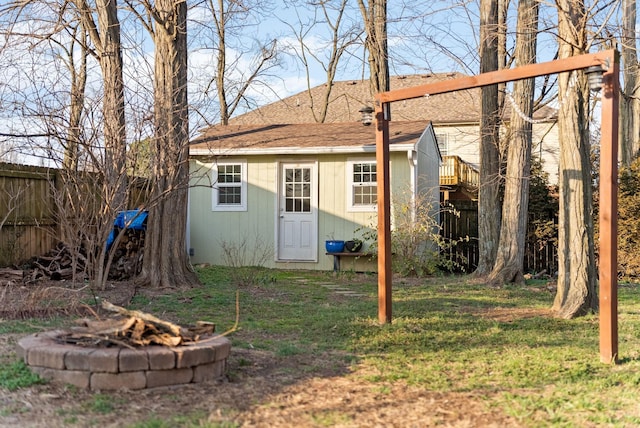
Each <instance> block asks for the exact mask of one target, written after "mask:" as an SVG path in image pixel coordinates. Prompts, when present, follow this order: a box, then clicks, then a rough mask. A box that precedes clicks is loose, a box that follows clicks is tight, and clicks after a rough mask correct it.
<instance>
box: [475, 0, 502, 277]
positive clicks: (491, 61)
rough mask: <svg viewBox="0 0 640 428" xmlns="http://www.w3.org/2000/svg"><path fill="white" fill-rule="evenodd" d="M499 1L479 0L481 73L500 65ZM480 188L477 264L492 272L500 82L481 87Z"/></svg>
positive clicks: (495, 244)
mask: <svg viewBox="0 0 640 428" xmlns="http://www.w3.org/2000/svg"><path fill="white" fill-rule="evenodd" d="M497 24H498V2H497V0H481V2H480V73H486V72H489V71H495V70H497V69H498V25H497ZM480 92H481V103H482V104H481V115H482V117H481V122H480V188H479V190H478V242H479V249H478V251H479V255H478V267H477V269H476V271H475V275H477V276H484V275H487V274H488V273H489V272H491V269H492V268H493V264H494V262H495V259H496V253H497V249H498V239H499V233H500V211H501V208H500V150H499V130H500V113H499V105H498V86H497V85H490V86H485V87H483V88H482V89H481V90H480Z"/></svg>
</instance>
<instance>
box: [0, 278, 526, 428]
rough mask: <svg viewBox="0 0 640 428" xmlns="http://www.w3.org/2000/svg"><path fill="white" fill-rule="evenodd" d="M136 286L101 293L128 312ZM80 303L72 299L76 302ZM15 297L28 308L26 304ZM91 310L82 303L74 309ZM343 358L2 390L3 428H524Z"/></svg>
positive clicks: (254, 355)
mask: <svg viewBox="0 0 640 428" xmlns="http://www.w3.org/2000/svg"><path fill="white" fill-rule="evenodd" d="M42 286H43V287H45V288H46V286H49V287H51V286H52V285H51V284H48V285H46V286H45V285H42ZM129 286H130V284H112V285H110V286H109V287H108V289H107V290H106V291H105V292H104V293H100V294H102V295H101V297H102V298H108V299H110V301H113V302H117V303H118V304H121V305H126V303H127V302H126V300H127V299H130V298H131V296H132V292H131V290H129V289H128V287H129ZM25 291H26V290H24V289H23V290H21V292H25ZM79 294H80V293H76V292H71V293H70V295H68V296H67V299H70V298H71V296H74V295H75V296H78V295H79ZM23 297H24V296H23ZM26 297H29V296H26ZM5 298H8V292H5ZM11 298H12V299H14V300H12V301H13V302H16V304H18V303H17V302H19V299H18V298H17V297H16V296H12V297H11ZM7 301H8V300H7ZM73 305H76V304H75V303H74V304H73ZM82 305H83V303H82V302H81V301H80V302H78V303H77V305H76V306H74V307H78V308H80V307H82ZM4 307H5V308H6V306H4ZM15 309H16V310H21V309H20V308H15ZM50 310H53V309H51V308H50ZM494 315H497V314H494ZM521 315H522V314H521ZM239 334H242V332H239ZM23 336H24V335H17V334H4V335H0V363H7V362H11V361H15V359H16V356H15V342H16V340H18V339H19V338H20V337H23ZM342 357H343V356H341V355H338V354H336V353H331V352H329V353H325V354H318V355H314V356H312V357H311V356H304V355H302V356H301V355H292V356H286V357H282V356H276V355H274V354H273V353H271V352H266V351H263V350H257V349H241V348H232V350H231V355H230V357H229V359H228V373H227V376H226V377H225V379H224V380H222V381H215V382H214V381H211V382H205V383H202V384H188V385H183V386H174V387H163V388H154V389H148V390H141V391H116V392H103V393H97V392H91V391H87V390H81V389H78V388H74V387H70V386H67V385H63V384H60V383H57V382H52V383H49V384H46V385H38V386H33V387H30V388H27V389H22V390H18V391H16V392H8V391H6V390H0V427H15V426H29V427H34V428H38V427H47V428H51V427H68V426H104V427H121V426H130V425H132V424H135V423H137V422H141V421H149V420H150V419H151V418H155V419H156V420H158V421H165V422H166V421H176V420H177V419H176V418H177V417H180V416H184V417H190V418H191V420H201V421H208V422H211V423H212V424H214V425H215V424H216V423H220V424H222V423H225V424H229V423H231V424H235V425H237V426H240V427H275V428H278V427H293V426H299V427H315V426H317V427H326V426H332V427H373V426H380V427H381V426H384V427H422V426H435V425H438V426H443V427H503V426H510V427H514V426H519V423H518V421H516V420H514V419H512V418H510V417H508V416H506V415H504V414H503V413H502V412H500V411H499V410H496V409H493V408H491V407H489V406H488V405H487V404H486V403H487V398H489V397H486V396H479V395H475V394H473V393H446V394H444V393H438V392H433V391H429V390H426V389H424V388H416V387H409V386H407V385H405V384H403V383H401V382H395V383H385V384H382V383H371V382H369V381H367V380H366V379H364V374H365V373H364V372H363V370H362V369H359V368H358V367H357V366H356V367H355V368H353V367H349V366H347V364H345V363H343V364H336V361H344V360H345V359H344V358H342ZM175 425H176V426H179V423H176V424H175ZM167 426H168V425H167ZM225 426H226V425H225ZM232 426H233V425H232Z"/></svg>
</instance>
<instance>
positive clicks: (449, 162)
mask: <svg viewBox="0 0 640 428" xmlns="http://www.w3.org/2000/svg"><path fill="white" fill-rule="evenodd" d="M479 184H480V173H479V172H478V170H477V169H475V168H474V167H473V165H471V164H469V163H467V162H465V161H463V160H462V159H460V156H443V157H442V164H441V165H440V185H441V186H460V185H464V186H471V187H478V185H479Z"/></svg>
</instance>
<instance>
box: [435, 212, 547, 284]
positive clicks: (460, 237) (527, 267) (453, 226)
mask: <svg viewBox="0 0 640 428" xmlns="http://www.w3.org/2000/svg"><path fill="white" fill-rule="evenodd" d="M448 205H449V208H447V207H446V206H445V209H444V210H443V212H442V214H441V215H440V225H441V234H442V236H443V237H444V238H446V239H449V240H455V241H458V243H457V244H456V245H454V246H452V247H450V248H446V249H444V250H443V251H444V253H445V254H446V255H447V257H448V258H449V259H450V260H454V261H456V262H457V263H458V264H459V266H460V269H459V270H461V271H464V272H467V273H471V272H473V271H474V270H475V269H476V267H477V266H478V203H477V202H475V201H466V200H456V201H449V203H448ZM451 208H453V209H451ZM466 238H468V239H466ZM542 271H545V272H546V273H547V274H548V275H554V274H555V273H556V272H557V271H558V250H557V246H556V244H555V242H553V241H551V240H545V241H539V242H532V241H530V240H527V242H526V243H525V256H524V272H525V273H526V272H529V273H540V272H542Z"/></svg>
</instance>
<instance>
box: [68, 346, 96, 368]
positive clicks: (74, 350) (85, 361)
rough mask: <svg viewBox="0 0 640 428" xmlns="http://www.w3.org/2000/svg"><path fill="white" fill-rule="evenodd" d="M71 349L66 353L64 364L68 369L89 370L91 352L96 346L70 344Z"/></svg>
mask: <svg viewBox="0 0 640 428" xmlns="http://www.w3.org/2000/svg"><path fill="white" fill-rule="evenodd" d="M68 348H69V350H68V351H67V353H66V354H65V355H64V366H65V368H66V369H67V370H84V371H89V354H91V353H92V352H93V351H94V348H84V347H80V346H68Z"/></svg>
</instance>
